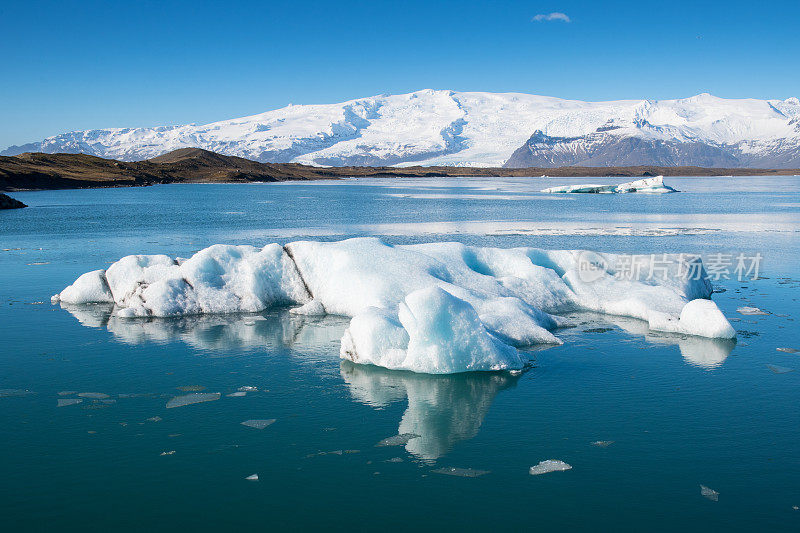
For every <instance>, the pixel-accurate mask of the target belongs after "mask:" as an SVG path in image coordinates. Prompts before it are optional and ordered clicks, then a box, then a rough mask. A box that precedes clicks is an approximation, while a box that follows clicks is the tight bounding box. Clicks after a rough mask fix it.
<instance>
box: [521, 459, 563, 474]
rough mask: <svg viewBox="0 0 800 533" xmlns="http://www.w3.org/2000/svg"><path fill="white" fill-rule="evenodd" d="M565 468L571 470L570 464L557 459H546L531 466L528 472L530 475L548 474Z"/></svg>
mask: <svg viewBox="0 0 800 533" xmlns="http://www.w3.org/2000/svg"><path fill="white" fill-rule="evenodd" d="M565 470H572V465H570V464H567V463H565V462H564V461H560V460H558V459H547V460H544V461H541V462H540V463H539V464H538V465H536V466H532V467H531V469H530V474H531V475H532V476H540V475H542V474H549V473H550V472H564V471H565Z"/></svg>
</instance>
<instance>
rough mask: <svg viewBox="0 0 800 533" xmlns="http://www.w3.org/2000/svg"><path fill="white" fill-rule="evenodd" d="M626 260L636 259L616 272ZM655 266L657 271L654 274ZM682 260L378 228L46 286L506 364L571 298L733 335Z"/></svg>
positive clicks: (418, 356)
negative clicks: (287, 319) (277, 320)
mask: <svg viewBox="0 0 800 533" xmlns="http://www.w3.org/2000/svg"><path fill="white" fill-rule="evenodd" d="M655 261H658V262H659V264H658V265H655V264H653V265H651V263H652V262H655ZM631 262H633V263H634V264H635V265H636V268H635V269H632V271H631V272H627V271H624V272H623V269H624V265H626V264H628V263H631ZM656 266H657V268H658V269H659V272H660V275H658V276H653V275H652V272H653V270H654V268H655V267H656ZM691 266H692V268H689V265H687V264H686V262H685V260H684V257H683V256H678V255H673V256H659V258H654V257H652V256H616V255H613V254H598V253H594V252H586V251H579V250H542V249H537V248H511V249H500V248H482V247H474V246H466V245H464V244H460V243H431V244H416V245H405V246H392V245H389V244H386V243H384V242H382V241H380V240H379V239H376V238H359V239H349V240H345V241H339V242H315V241H299V242H293V243H289V244H287V245H286V246H280V245H278V244H269V245H267V246H265V247H264V248H261V249H259V248H255V247H252V246H226V245H214V246H211V247H209V248H206V249H204V250H201V251H199V252H197V253H196V254H195V255H194V256H192V257H191V258H190V259H172V258H170V257H167V256H164V255H150V256H145V255H133V256H127V257H124V258H122V259H120V260H119V261H117V262H116V263H114V264H112V265H111V266H110V267H109V268H108V270H107V271H102V270H98V271H93V272H90V273H87V274H84V275H83V276H81V277H80V278H78V279H77V280H76V282H75V283H73V284H72V285H71V286H69V287H67V288H66V289H64V290H63V291H62V292H61V293H60V294H59V295H56V296H54V297H53V300H54V301H59V300H60V301H62V302H64V303H68V304H70V303H71V304H84V303H88V302H103V303H109V304H112V303H113V305H114V311H113V313H114V315H116V316H118V317H120V318H123V319H124V318H126V317H139V316H153V317H161V316H182V315H197V314H210V313H237V312H257V311H262V310H265V309H268V308H270V307H275V306H286V305H295V306H300V307H299V308H298V309H297V311H299V312H300V313H302V314H312V315H318V314H324V313H328V314H338V315H345V316H349V317H352V320H351V323H350V327H349V328H348V329H347V331H346V332H345V334H344V337H343V339H342V347H341V356H342V357H343V358H346V359H350V360H353V361H355V362H358V363H370V364H375V365H379V366H383V367H386V368H392V369H405V370H412V371H415V372H425V373H454V372H463V371H468V370H513V369H519V368H522V367H523V366H524V365H525V364H526V362H527V359H526V357H525V356H524V355H522V352H519V350H518V348H525V347H529V346H532V345H535V344H547V343H550V344H557V343H560V342H561V341H560V340H559V339H558V338H557V337H556V336H555V335H554V334H553V333H552V331H553V330H555V329H557V328H558V327H560V326H563V325H566V324H567V321H566V320H565V319H564V318H562V317H559V316H557V314H558V313H563V312H569V311H581V310H583V311H586V310H589V311H597V312H600V313H605V314H610V315H617V316H627V317H632V318H638V319H641V320H644V321H645V322H647V323H648V324H649V326H650V329H652V330H658V331H668V332H676V333H680V334H689V335H699V336H704V337H712V338H732V337H734V336H735V331H734V330H733V328H732V327H731V326H730V324H729V323H728V321H727V320H726V319H725V317H724V316H723V315H722V313H721V312H720V311H719V309H718V308H717V306H716V304H714V303H713V302H712V301H710V300H709V299H708V298H710V296H711V285H710V283H709V282H708V280H707V279H706V275H705V272H704V271H703V270H702V266H700V274H701V275H699V276H687V273H688V272H697V270H698V265H691ZM622 274H624V275H622Z"/></svg>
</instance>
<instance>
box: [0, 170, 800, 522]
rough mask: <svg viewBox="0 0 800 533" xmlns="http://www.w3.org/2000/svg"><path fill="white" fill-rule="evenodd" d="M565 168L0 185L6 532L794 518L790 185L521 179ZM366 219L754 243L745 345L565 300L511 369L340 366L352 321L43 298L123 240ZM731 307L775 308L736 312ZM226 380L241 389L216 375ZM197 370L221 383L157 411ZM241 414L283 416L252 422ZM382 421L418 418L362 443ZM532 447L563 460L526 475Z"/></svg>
mask: <svg viewBox="0 0 800 533" xmlns="http://www.w3.org/2000/svg"><path fill="white" fill-rule="evenodd" d="M555 181H556V180H543V179H536V180H524V179H517V180H500V181H498V180H449V181H429V180H406V181H375V180H373V181H360V182H344V183H341V182H340V183H331V182H326V183H313V184H277V185H232V186H213V185H196V186H162V187H151V188H145V189H116V190H85V191H51V192H36V193H19V194H15V196H16V197H18V198H19V199H20V200H22V201H24V202H25V203H27V204H29V205H30V206H31V207H30V208H29V209H24V210H17V211H9V212H0V248H2V249H3V250H2V251H0V268H2V272H3V273H4V277H3V282H2V284H0V339H2V347H1V348H0V389H3V391H2V392H0V438H1V439H2V440H1V441H0V442H2V451H3V460H2V462H1V464H2V466H0V496H2V497H1V498H0V528H2V529H3V530H4V531H53V530H57V531H141V530H154V531H167V530H178V529H187V530H196V531H206V530H232V529H234V528H239V527H242V528H258V529H264V530H275V529H299V528H305V529H312V528H313V529H322V528H335V529H345V528H347V529H355V530H376V529H381V530H419V529H422V530H427V529H433V528H447V529H456V528H459V529H467V530H474V529H487V528H493V529H500V530H519V529H521V528H522V527H530V528H532V529H533V528H536V529H542V530H555V529H558V530H564V529H575V530H606V531H608V530H613V531H642V530H647V531H672V530H678V529H680V530H688V531H699V530H706V531H707V530H712V531H713V530H721V529H723V528H725V529H729V530H735V531H749V530H754V529H766V530H777V531H797V530H798V528H800V511H799V510H796V509H793V506H800V486H799V485H798V479H800V403H799V402H798V399H800V353H787V352H784V351H778V350H777V348H795V349H800V332H798V325H797V316H798V314H800V313H798V311H799V310H800V308H799V306H798V298H800V262H798V260H797V257H798V251H800V179H798V178H786V179H782V180H779V181H775V180H773V179H772V178H751V179H730V180H716V181H715V180H712V179H705V178H701V179H685V180H672V182H670V183H675V184H676V185H677V187H678V188H679V189H682V190H684V191H685V192H682V193H681V194H674V195H666V196H657V197H648V196H638V195H636V196H634V195H619V196H605V195H585V196H569V197H556V198H555V199H554V197H553V196H544V195H539V194H536V193H534V192H533V191H536V190H538V189H540V188H542V187H545V186H552V185H558V184H561V183H562V181H563V182H566V181H569V180H560V181H558V183H554V182H555ZM573 181H580V180H573ZM583 181H586V180H583ZM589 181H600V182H602V181H603V180H589ZM371 234H380V235H383V236H384V238H385V239H386V240H387V241H390V242H425V241H435V240H459V241H463V242H467V243H470V244H478V245H491V246H504V247H505V246H515V245H527V246H539V247H546V248H589V249H597V250H602V251H610V252H611V251H613V252H636V253H662V252H689V253H702V254H704V255H709V254H715V253H724V254H738V253H744V254H747V255H753V254H756V253H760V254H762V255H763V263H762V268H761V275H762V276H763V279H758V280H749V279H748V280H745V281H738V280H736V279H720V280H718V281H715V286H717V287H718V289H720V290H723V289H724V291H725V292H720V293H718V294H715V295H714V299H715V301H716V302H717V303H718V305H719V306H720V308H721V309H722V310H723V311H724V312H725V314H726V315H727V316H728V317H729V318H732V319H735V321H734V322H732V323H733V325H734V326H735V327H736V329H737V330H739V337H738V342H737V343H735V345H734V344H733V343H726V342H721V341H711V340H699V339H692V338H686V337H675V336H667V335H653V334H647V332H646V329H643V327H642V324H641V323H639V322H638V321H635V320H625V319H612V318H609V317H601V316H597V315H579V316H576V317H575V319H576V321H577V322H579V324H580V325H579V326H578V327H577V328H573V329H568V330H563V331H561V332H559V333H558V335H559V336H560V337H561V338H562V339H564V341H565V344H564V345H563V346H560V347H557V348H552V349H548V350H542V351H537V352H535V354H534V355H535V360H536V364H535V366H534V367H533V368H532V369H530V370H529V371H527V372H525V373H523V374H522V375H521V376H511V375H509V374H504V373H502V374H492V373H488V374H487V373H474V374H460V375H452V376H425V375H417V374H412V373H403V372H391V371H385V370H381V369H379V368H374V367H363V366H357V365H352V364H349V363H346V362H342V361H340V360H339V358H338V349H339V339H340V337H341V334H342V332H343V330H344V329H345V327H346V326H347V323H348V320H347V319H345V318H341V317H325V318H307V317H306V318H303V317H293V316H290V315H289V314H288V313H287V312H286V311H285V310H273V311H270V312H266V313H262V314H259V315H245V316H226V317H194V318H184V319H171V320H167V319H162V320H150V321H146V320H120V319H116V318H114V317H109V316H108V314H107V312H106V310H104V309H102V308H99V307H96V308H90V309H62V308H61V307H59V306H51V305H50V303H49V297H50V295H52V294H53V293H56V292H58V291H60V290H61V289H62V288H63V287H64V286H66V285H67V284H69V283H71V282H72V280H74V278H75V277H77V276H78V275H79V274H81V273H83V272H85V271H87V270H92V269H95V268H102V267H104V266H105V265H106V264H107V263H108V262H110V261H114V260H116V259H118V258H119V257H121V256H123V255H126V254H129V253H167V254H170V255H177V256H184V257H186V256H188V255H189V254H191V252H192V251H193V250H197V249H200V248H202V247H205V246H207V245H209V244H213V243H217V242H226V243H247V244H256V245H259V244H264V243H267V242H287V241H290V240H297V239H299V238H319V239H340V238H344V237H347V236H353V235H371ZM42 302H43V303H42ZM745 305H746V306H754V307H758V308H761V309H763V310H765V311H766V312H768V313H769V314H765V315H741V314H739V313H737V311H736V309H737V308H738V307H741V306H745ZM587 330H589V331H587ZM241 387H256V388H257V389H258V391H250V392H246V394H245V395H244V396H228V395H229V394H232V393H235V392H237V391H238V390H239V389H240V388H241ZM201 388H202V392H203V393H220V399H219V400H217V401H211V402H205V403H198V404H194V405H186V406H183V407H177V408H170V409H167V408H166V404H167V402H168V401H169V400H170V399H172V398H173V397H176V396H180V395H184V394H190V393H192V392H194V391H197V390H199V389H201ZM59 393H67V394H62V395H59ZM79 393H101V394H90V395H88V396H87V395H86V394H84V395H83V397H81V396H79ZM106 395H107V396H106ZM77 398H81V400H82V402H81V403H76V404H73V405H65V406H62V407H58V400H65V399H77ZM62 403H64V402H63V401H62ZM251 419H275V422H274V423H272V424H271V425H269V426H268V427H266V428H264V429H255V428H252V427H247V426H244V425H242V424H241V422H243V421H246V420H251ZM398 433H400V434H403V433H413V434H416V435H419V437H417V438H414V439H412V440H409V441H408V442H407V444H405V445H398V446H376V444H377V443H379V442H380V441H381V440H382V439H385V438H387V437H392V436H394V435H397V434H398ZM596 441H613V443H611V444H610V445H607V446H605V447H603V446H597V445H593V444H592V443H593V442H596ZM173 452H174V453H173ZM545 459H560V460H563V461H566V462H567V463H569V464H571V465H572V467H573V468H572V470H569V471H566V472H554V473H550V474H547V475H543V476H531V475H530V474H529V473H528V469H529V468H530V467H531V466H533V465H535V464H537V463H538V462H539V461H542V460H545ZM443 467H444V468H449V467H455V468H460V469H470V470H466V471H465V472H462V473H463V474H468V475H474V474H476V473H478V472H476V471H478V470H480V471H488V473H486V474H484V475H480V476H479V477H463V476H451V475H443V474H441V473H438V472H436V470H438V469H440V468H443ZM459 472H461V471H459ZM252 474H257V475H258V477H259V480H258V481H247V480H246V479H245V478H246V477H247V476H250V475H252ZM701 484H702V485H705V486H707V487H710V488H711V489H713V490H715V491H717V492H718V493H719V496H718V501H712V500H710V499H708V498H706V497H704V496H702V495H701V493H700V485H701Z"/></svg>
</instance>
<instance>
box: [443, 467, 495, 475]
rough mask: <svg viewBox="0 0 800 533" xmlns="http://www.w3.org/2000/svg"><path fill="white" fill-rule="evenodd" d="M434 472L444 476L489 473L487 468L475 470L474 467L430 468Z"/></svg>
mask: <svg viewBox="0 0 800 533" xmlns="http://www.w3.org/2000/svg"><path fill="white" fill-rule="evenodd" d="M431 472H433V473H434V474H444V475H445V476H456V477H480V476H485V475H486V474H488V473H489V470H477V469H474V468H456V467H443V468H437V469H436V470H431Z"/></svg>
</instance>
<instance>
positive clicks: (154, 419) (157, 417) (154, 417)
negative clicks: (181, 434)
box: [147, 416, 164, 422]
mask: <svg viewBox="0 0 800 533" xmlns="http://www.w3.org/2000/svg"><path fill="white" fill-rule="evenodd" d="M162 420H164V419H163V418H161V417H160V416H151V417H150V418H148V419H147V421H148V422H161V421H162Z"/></svg>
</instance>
